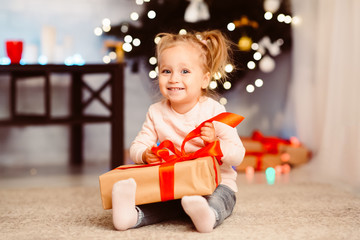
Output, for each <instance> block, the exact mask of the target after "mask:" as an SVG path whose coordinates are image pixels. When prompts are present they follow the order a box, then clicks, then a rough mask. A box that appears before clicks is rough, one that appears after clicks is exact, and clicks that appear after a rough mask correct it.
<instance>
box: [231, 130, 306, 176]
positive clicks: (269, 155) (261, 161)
mask: <svg viewBox="0 0 360 240" xmlns="http://www.w3.org/2000/svg"><path fill="white" fill-rule="evenodd" d="M242 142H243V145H244V147H245V150H246V153H245V157H244V160H243V162H242V163H241V164H240V165H239V166H238V167H237V168H236V169H237V170H238V171H245V169H246V167H248V166H250V167H254V169H255V170H258V171H261V170H266V169H267V168H268V167H276V166H278V165H282V164H285V163H286V164H289V165H291V166H293V167H294V166H298V165H301V164H304V163H307V162H308V161H309V159H310V156H311V152H310V151H309V150H308V149H307V148H306V147H305V146H303V145H302V144H301V143H300V142H299V141H298V140H297V139H295V138H292V139H289V140H287V139H281V138H278V137H265V136H263V135H262V133H261V132H259V131H254V133H253V135H252V137H251V138H242Z"/></svg>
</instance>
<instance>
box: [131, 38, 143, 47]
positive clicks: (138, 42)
mask: <svg viewBox="0 0 360 240" xmlns="http://www.w3.org/2000/svg"><path fill="white" fill-rule="evenodd" d="M132 43H133V45H134V46H135V47H138V46H140V44H141V41H140V39H138V38H134V40H133V42H132Z"/></svg>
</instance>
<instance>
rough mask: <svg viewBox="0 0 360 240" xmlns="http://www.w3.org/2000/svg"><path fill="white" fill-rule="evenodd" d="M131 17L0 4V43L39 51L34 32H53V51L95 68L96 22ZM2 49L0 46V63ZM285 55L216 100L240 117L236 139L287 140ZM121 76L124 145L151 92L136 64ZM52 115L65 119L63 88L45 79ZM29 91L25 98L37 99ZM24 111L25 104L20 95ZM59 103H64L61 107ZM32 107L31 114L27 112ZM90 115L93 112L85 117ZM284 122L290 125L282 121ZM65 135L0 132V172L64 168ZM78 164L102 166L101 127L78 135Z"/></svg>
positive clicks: (2, 99)
mask: <svg viewBox="0 0 360 240" xmlns="http://www.w3.org/2000/svg"><path fill="white" fill-rule="evenodd" d="M134 10H138V11H141V9H140V8H139V7H138V6H136V4H135V1H133V0H121V1H119V0H91V1H90V0H86V1H85V0H77V1H70V0H61V1H60V0H52V1H47V0H33V1H25V0H11V1H4V0H1V4H0V30H1V32H2V34H1V36H0V42H4V41H5V40H6V39H10V38H21V39H23V40H24V41H25V43H26V44H30V45H34V46H37V47H38V48H39V49H41V46H40V45H41V43H40V42H41V41H40V38H41V29H42V26H48V25H49V26H55V27H56V31H57V32H56V34H57V45H59V46H60V47H61V46H62V45H63V43H64V39H69V38H71V39H72V42H73V45H72V47H71V49H73V53H75V52H76V53H80V54H81V55H82V56H83V58H84V59H85V60H86V61H87V62H88V63H100V62H101V59H102V56H103V54H104V48H103V39H102V38H99V37H96V36H95V35H94V34H93V29H94V28H95V27H96V26H99V25H100V24H101V20H102V19H103V18H104V17H108V18H110V20H111V21H112V22H113V23H115V24H116V23H117V22H120V21H122V20H126V19H128V17H129V15H130V13H131V12H132V11H134ZM3 54H5V53H4V48H3V46H0V57H1V56H3ZM290 59H291V58H290V53H289V52H287V53H284V54H282V55H280V56H278V57H277V59H276V63H277V67H276V69H275V71H274V72H272V73H269V74H264V73H259V72H251V73H249V74H247V76H246V77H245V79H244V80H243V81H242V82H240V83H239V84H237V85H236V86H234V87H233V89H232V90H231V91H229V92H227V93H226V94H224V96H225V97H226V98H227V99H228V104H227V105H226V108H227V110H228V111H231V112H235V113H238V114H241V115H243V116H245V117H246V120H245V121H244V122H243V123H242V124H241V125H240V126H239V127H238V128H237V129H238V132H239V134H240V135H242V136H248V135H250V134H251V133H252V131H253V130H254V129H259V130H261V131H263V133H264V134H269V135H279V136H289V135H291V134H293V133H292V128H289V129H288V128H286V127H285V126H287V125H288V124H287V123H286V122H285V123H284V119H286V116H284V115H283V109H284V105H285V102H286V92H287V84H288V81H289V79H290V70H291V68H290ZM128 66H129V67H126V69H125V136H124V138H125V144H126V147H129V146H130V143H131V141H132V140H133V139H134V137H135V136H136V134H137V132H138V131H139V130H140V128H141V126H142V123H143V121H144V119H145V114H146V111H147V108H148V106H149V105H150V104H151V103H152V102H154V101H155V100H156V98H157V97H156V96H158V94H157V90H156V86H154V84H153V83H152V82H151V81H150V80H149V77H148V73H147V69H145V67H144V63H143V62H141V61H140V68H139V69H140V71H139V72H138V73H137V74H134V73H132V72H131V69H130V67H131V62H130V63H129V64H128ZM258 77H262V78H263V79H264V86H263V87H262V88H257V89H256V90H255V92H254V93H251V94H249V93H247V92H246V91H245V86H246V84H247V83H248V82H250V81H254V80H255V79H256V78H258ZM7 79H8V78H7V76H4V75H0V117H1V118H4V117H5V118H6V117H7V116H8V115H9V110H8V109H7V107H6V106H7V103H8V97H9V96H7V94H6V90H7V88H8V80H7ZM52 81H54V82H55V83H57V84H55V85H54V96H55V99H54V103H53V104H55V106H56V107H55V108H54V109H55V114H64V113H66V112H67V111H68V108H67V105H66V101H67V98H66V97H64V96H67V95H66V94H67V91H66V90H67V87H66V84H65V85H64V84H61V83H59V82H64V81H66V80H64V79H61V76H53V80H52ZM37 88H38V87H37V86H33V87H32V90H31V91H37V90H38V89H37ZM21 97H22V101H23V102H24V103H26V102H28V100H32V101H34V99H28V97H27V96H26V94H24V95H23V96H21ZM64 100H65V102H64ZM32 107H33V106H32ZM97 110H98V108H97V107H94V109H93V111H97ZM290 122H291V121H290ZM68 135H69V131H68V128H67V127H61V126H47V127H34V126H29V127H13V128H3V127H1V128H0V166H20V165H22V166H23V165H26V166H36V165H39V164H42V165H54V164H64V163H66V162H67V161H68V149H69V143H68ZM85 149H86V152H85V158H86V162H88V163H94V162H99V161H104V162H106V161H108V157H109V126H108V125H107V124H89V125H87V126H86V129H85Z"/></svg>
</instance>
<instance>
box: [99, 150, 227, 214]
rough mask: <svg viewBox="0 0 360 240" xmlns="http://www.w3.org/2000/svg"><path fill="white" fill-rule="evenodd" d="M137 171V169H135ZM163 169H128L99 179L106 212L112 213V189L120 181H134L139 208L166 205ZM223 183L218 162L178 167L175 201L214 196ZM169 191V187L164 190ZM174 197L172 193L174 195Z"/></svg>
mask: <svg viewBox="0 0 360 240" xmlns="http://www.w3.org/2000/svg"><path fill="white" fill-rule="evenodd" d="M132 167H133V168H132ZM160 168H161V165H157V166H151V165H124V166H121V167H119V168H115V169H113V170H111V171H109V172H107V173H105V174H103V175H101V176H100V177H99V179H100V191H101V199H102V204H103V208H104V209H110V208H111V207H112V203H111V193H112V186H113V185H114V183H116V182H117V181H120V180H125V179H128V178H134V179H135V182H136V184H137V188H136V197H135V204H136V205H141V204H146V203H153V202H160V201H162V196H161V195H162V194H167V193H166V192H162V190H161V188H160V177H159V169H160ZM220 181H221V179H220V170H219V164H218V162H217V160H215V159H214V158H213V157H203V158H198V159H194V160H189V161H183V162H177V163H175V164H174V183H171V182H170V183H169V182H168V183H167V184H174V185H173V186H174V187H173V199H179V198H182V197H183V196H185V195H208V194H211V193H213V192H214V190H215V188H216V187H217V185H218V183H219V182H220ZM163 190H164V191H166V187H165V188H164V189H163ZM170 194H171V193H170Z"/></svg>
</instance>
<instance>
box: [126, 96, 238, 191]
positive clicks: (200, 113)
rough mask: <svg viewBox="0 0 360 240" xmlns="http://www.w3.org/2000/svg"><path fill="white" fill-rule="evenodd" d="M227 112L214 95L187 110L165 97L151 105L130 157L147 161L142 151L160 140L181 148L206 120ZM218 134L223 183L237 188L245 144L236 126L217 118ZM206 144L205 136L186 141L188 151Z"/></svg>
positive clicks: (133, 143)
mask: <svg viewBox="0 0 360 240" xmlns="http://www.w3.org/2000/svg"><path fill="white" fill-rule="evenodd" d="M222 112H225V107H224V106H223V105H221V104H220V103H218V102H217V101H215V100H213V99H212V98H208V97H203V98H202V99H201V100H200V101H199V102H198V103H197V105H195V107H194V108H193V109H191V110H190V111H188V112H187V113H185V114H179V113H177V112H175V111H174V110H173V109H172V108H171V106H170V105H169V103H168V101H167V100H162V101H160V102H157V103H155V104H152V105H151V106H150V107H149V110H148V113H147V115H146V120H145V122H144V124H143V127H142V129H141V131H140V132H139V133H138V135H137V136H136V138H135V140H134V141H133V142H132V144H131V147H130V158H131V159H132V160H133V161H134V162H135V163H138V164H141V163H143V161H142V154H143V152H144V151H145V150H146V148H148V147H151V146H154V145H155V144H156V143H157V141H160V142H162V141H164V140H166V139H168V140H170V141H172V142H173V143H174V145H175V147H176V148H178V149H180V147H181V143H182V141H183V140H184V138H185V136H186V135H187V134H188V133H189V132H191V131H192V130H193V129H194V128H196V127H197V126H198V125H200V124H201V123H202V122H203V121H205V120H207V119H209V118H211V117H214V116H215V115H217V114H219V113H222ZM213 124H214V127H215V132H216V136H217V137H218V139H219V140H220V147H221V150H222V152H223V155H224V156H223V157H222V159H221V160H222V162H223V164H222V165H221V166H220V172H221V178H222V182H221V184H224V185H227V186H228V187H230V188H231V189H232V190H233V191H235V192H237V190H238V188H237V185H236V176H237V173H236V171H235V170H234V169H233V168H232V166H237V165H239V164H240V163H241V162H242V160H243V158H244V154H245V148H244V146H243V144H242V142H241V140H240V137H239V135H238V133H237V131H236V129H235V128H232V127H230V126H228V125H226V124H223V123H220V122H213ZM203 146H204V143H203V140H202V139H201V138H195V139H192V140H190V141H189V142H187V143H186V145H185V151H186V152H195V151H196V150H198V149H200V148H202V147H203Z"/></svg>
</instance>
